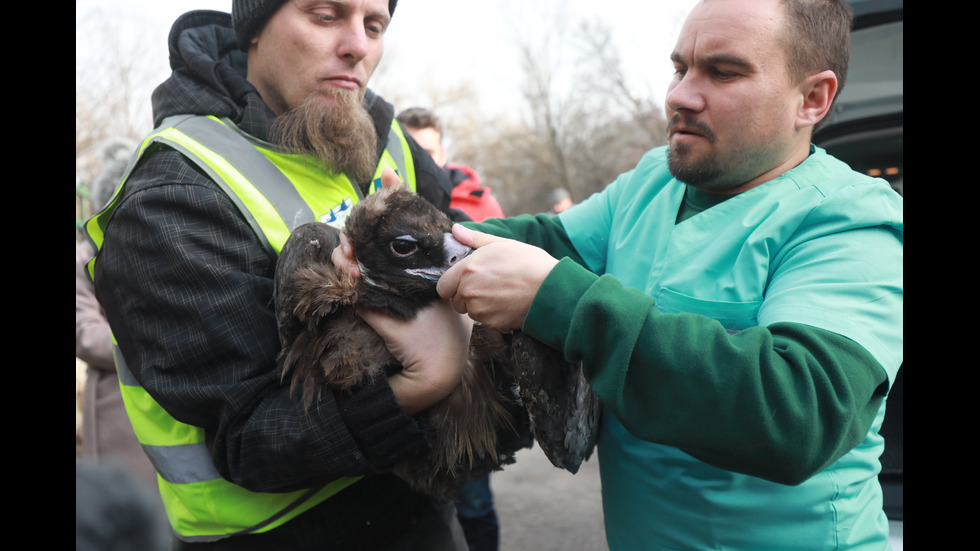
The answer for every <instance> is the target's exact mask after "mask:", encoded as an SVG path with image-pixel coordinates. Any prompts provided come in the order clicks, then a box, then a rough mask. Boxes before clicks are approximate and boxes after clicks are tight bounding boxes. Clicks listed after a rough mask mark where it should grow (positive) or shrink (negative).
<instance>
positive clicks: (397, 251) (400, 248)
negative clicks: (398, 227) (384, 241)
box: [388, 236, 419, 257]
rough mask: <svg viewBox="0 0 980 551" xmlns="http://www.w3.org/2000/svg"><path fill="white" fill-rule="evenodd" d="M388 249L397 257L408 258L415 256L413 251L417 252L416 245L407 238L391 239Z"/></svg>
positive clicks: (417, 246)
mask: <svg viewBox="0 0 980 551" xmlns="http://www.w3.org/2000/svg"><path fill="white" fill-rule="evenodd" d="M388 247H389V248H390V249H391V252H392V253H393V254H394V255H395V256H399V257H405V256H410V255H412V254H415V251H417V250H419V245H418V243H416V242H415V240H414V239H412V238H411V237H408V236H404V237H397V238H395V239H392V240H391V243H390V244H389V245H388Z"/></svg>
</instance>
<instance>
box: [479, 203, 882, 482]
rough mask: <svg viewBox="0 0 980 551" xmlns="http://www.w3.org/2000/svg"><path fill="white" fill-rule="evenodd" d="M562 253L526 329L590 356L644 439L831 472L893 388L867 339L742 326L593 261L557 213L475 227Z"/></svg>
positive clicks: (595, 373) (784, 468)
mask: <svg viewBox="0 0 980 551" xmlns="http://www.w3.org/2000/svg"><path fill="white" fill-rule="evenodd" d="M473 227H474V228H475V229H477V230H479V231H485V232H487V233H493V234H494V235H499V236H502V237H508V238H511V239H517V240H520V241H524V242H527V243H530V244H533V245H536V246H539V247H542V248H544V249H545V250H548V251H549V252H551V253H552V255H553V256H556V257H557V258H561V259H562V260H561V261H560V262H559V263H558V265H557V266H556V267H555V268H554V270H552V272H551V274H550V275H549V276H548V278H547V279H546V280H545V281H544V283H543V285H542V286H541V288H540V289H539V291H538V293H537V295H536V296H535V298H534V301H533V303H532V304H531V308H530V310H529V312H528V315H527V318H526V319H525V321H524V331H525V332H526V333H528V334H529V335H531V336H533V337H535V338H537V339H538V340H541V341H542V342H544V343H546V344H548V345H550V346H552V347H554V348H556V349H558V350H562V351H563V352H564V354H565V357H566V358H567V359H568V360H570V361H581V362H582V365H583V370H584V372H585V374H586V377H587V378H588V379H589V382H590V384H591V385H592V388H593V389H594V390H595V392H596V394H597V395H598V396H599V398H600V399H601V400H602V402H603V404H604V405H605V406H606V408H607V411H608V412H610V413H612V414H613V415H615V416H616V417H617V419H618V420H619V421H620V422H621V423H622V424H623V425H624V426H625V427H626V428H627V429H628V430H629V431H630V432H631V433H632V434H633V435H635V436H637V437H638V438H641V439H644V440H647V441H650V442H656V443H660V444H665V445H670V446H676V447H678V448H680V449H682V450H684V451H685V452H687V453H689V454H691V455H692V456H694V457H697V458H698V459H700V460H702V461H704V462H706V463H709V464H711V465H714V466H716V467H720V468H724V469H728V470H732V471H736V472H741V473H745V474H749V475H752V476H757V477H760V478H764V479H767V480H771V481H774V482H779V483H783V484H798V483H800V482H802V481H804V480H806V479H807V478H809V477H810V476H812V475H814V474H816V473H818V472H820V471H821V470H823V469H824V468H826V467H827V466H828V465H830V464H831V463H833V462H834V461H836V460H837V459H838V458H840V457H841V456H842V455H844V454H845V453H847V451H849V450H850V449H851V448H853V447H854V446H855V445H857V444H858V443H859V442H861V440H862V439H863V438H864V437H865V435H866V434H867V431H868V429H869V427H870V426H871V423H872V422H873V421H874V418H875V415H876V413H877V411H878V408H879V407H880V405H881V401H882V399H883V397H884V395H885V392H886V391H887V381H886V375H885V372H884V370H883V369H882V368H881V366H880V365H879V364H878V362H877V361H876V360H875V359H874V358H873V357H872V356H871V355H870V354H869V353H868V352H867V351H866V350H865V349H864V348H862V347H861V346H860V345H858V344H857V343H855V342H853V341H851V340H850V339H847V338H846V337H843V336H840V335H838V334H836V333H832V332H829V331H825V330H821V329H817V328H814V327H810V326H806V325H801V324H794V323H779V324H773V325H772V326H769V327H754V328H751V329H748V330H745V331H741V332H739V333H736V334H734V335H732V334H729V333H728V332H727V331H726V330H725V329H724V328H723V327H722V326H721V324H719V323H717V322H715V321H714V320H712V319H710V318H707V317H703V316H699V315H694V314H664V313H661V312H659V311H658V310H657V308H656V305H655V304H654V299H653V298H652V297H650V296H649V295H646V294H645V293H643V292H641V291H638V290H636V289H632V288H628V287H625V286H623V285H622V284H621V283H620V282H619V280H617V279H616V278H615V277H613V276H611V275H603V276H597V275H596V274H593V273H592V272H590V271H588V270H587V269H586V268H585V267H584V266H583V262H582V260H581V258H580V257H579V255H578V254H577V253H576V252H575V249H574V247H573V246H572V245H571V244H570V243H569V242H568V238H567V236H566V235H565V232H564V229H563V228H562V226H561V223H560V221H558V220H557V218H553V217H547V216H541V215H539V216H536V217H521V218H520V219H516V220H514V219H502V220H495V221H494V222H493V223H492V224H487V223H484V224H479V225H474V226H473Z"/></svg>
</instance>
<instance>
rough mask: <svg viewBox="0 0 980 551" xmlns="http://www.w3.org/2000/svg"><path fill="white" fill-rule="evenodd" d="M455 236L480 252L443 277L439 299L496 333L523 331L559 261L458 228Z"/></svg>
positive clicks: (520, 245) (518, 244)
mask: <svg viewBox="0 0 980 551" xmlns="http://www.w3.org/2000/svg"><path fill="white" fill-rule="evenodd" d="M453 236H454V237H455V238H456V240H457V241H459V242H460V243H462V244H463V245H467V246H469V247H472V248H474V249H476V250H475V251H474V252H473V253H471V254H470V255H469V256H467V257H466V258H464V259H463V260H461V261H460V262H459V263H457V264H456V265H455V266H453V267H452V268H450V269H449V270H447V271H446V273H445V274H443V275H442V277H441V278H439V284H438V286H437V287H436V290H437V291H438V292H439V296H441V297H442V298H444V299H449V300H450V302H452V304H453V308H455V309H456V311H457V312H459V313H461V314H467V315H469V316H470V317H471V318H473V319H474V320H476V321H478V322H480V323H482V324H483V325H486V326H488V327H490V328H492V329H496V330H498V331H503V332H508V331H513V330H515V329H520V328H521V327H522V326H523V325H524V318H525V317H526V316H527V311H528V309H529V308H530V307H531V301H532V300H534V295H535V294H537V292H538V289H539V288H540V287H541V283H542V282H543V281H544V279H545V278H546V277H547V276H548V274H549V273H551V270H552V269H553V268H554V267H555V264H558V259H556V258H554V257H552V256H551V255H549V254H548V253H547V252H545V251H544V250H543V249H539V248H538V247H534V246H532V245H528V244H526V243H521V242H520V241H515V240H513V239H504V238H502V237H496V236H493V235H490V234H486V233H481V232H478V231H474V230H472V229H469V228H466V227H464V226H462V225H460V224H456V225H455V226H453Z"/></svg>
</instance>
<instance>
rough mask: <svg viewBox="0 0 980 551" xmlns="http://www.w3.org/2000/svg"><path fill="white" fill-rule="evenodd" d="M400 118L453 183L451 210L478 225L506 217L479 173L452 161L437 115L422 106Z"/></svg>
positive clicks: (408, 110) (407, 111) (405, 112)
mask: <svg viewBox="0 0 980 551" xmlns="http://www.w3.org/2000/svg"><path fill="white" fill-rule="evenodd" d="M397 118H398V122H400V123H402V126H404V127H405V130H407V131H408V133H409V134H410V135H411V136H412V138H414V139H415V141H416V142H418V144H419V145H420V146H422V149H425V150H426V151H428V152H429V155H432V160H434V161H435V162H436V164H437V165H439V166H441V167H442V168H443V169H444V170H445V171H446V173H447V174H448V175H449V180H450V182H452V184H453V193H452V199H451V200H450V203H449V207H450V208H454V209H459V210H461V211H463V212H465V213H466V214H467V215H468V216H469V217H470V218H472V219H473V220H474V221H476V222H482V221H483V220H485V219H487V218H503V217H504V211H503V209H501V208H500V203H498V202H497V199H496V198H494V196H493V195H492V194H491V192H490V188H488V187H486V186H484V185H483V184H482V182H481V181H480V175H479V174H478V173H477V172H476V171H475V170H473V169H472V168H471V167H468V166H466V165H460V164H455V163H450V162H448V155H447V154H446V147H445V146H444V145H443V144H442V123H441V122H440V121H439V118H438V117H437V116H436V114H435V113H433V112H432V111H430V110H428V109H424V108H422V107H411V108H409V109H406V110H404V111H402V112H401V113H399V114H398V117H397Z"/></svg>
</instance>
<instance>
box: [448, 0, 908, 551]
mask: <svg viewBox="0 0 980 551" xmlns="http://www.w3.org/2000/svg"><path fill="white" fill-rule="evenodd" d="M850 19H851V12H850V10H849V8H848V7H847V5H846V4H845V3H844V2H842V1H840V0H814V1H809V0H704V1H702V2H701V3H700V4H698V5H697V6H696V7H695V8H694V9H693V11H692V12H691V14H690V16H689V17H688V19H687V21H686V23H685V25H684V27H683V30H682V31H681V34H680V37H679V39H678V41H677V44H676V47H675V49H674V51H673V52H672V54H671V58H672V59H673V62H674V66H675V70H676V75H675V78H674V80H673V82H672V85H671V86H670V89H669V92H668V94H667V98H666V111H667V119H668V145H667V146H666V147H664V148H659V149H655V150H653V151H651V152H649V153H648V154H647V155H646V156H645V157H644V158H643V159H642V160H641V161H640V163H639V164H638V165H637V167H636V168H635V169H634V170H632V171H630V172H628V173H625V174H623V175H621V176H620V177H619V178H618V179H617V180H616V181H614V182H613V183H612V184H610V185H609V186H608V187H607V188H606V189H605V190H604V191H602V192H601V193H598V194H596V195H594V196H592V197H591V198H589V199H587V200H586V201H584V202H582V203H580V204H578V205H576V206H575V207H573V208H571V209H569V210H568V211H565V212H563V213H561V214H560V215H558V216H554V217H552V216H547V215H538V216H523V217H516V218H511V219H505V220H495V221H491V222H488V223H484V224H479V225H475V226H469V227H465V228H464V227H460V226H458V227H457V228H456V230H455V233H456V237H457V239H459V240H460V241H461V242H464V243H466V244H469V245H471V246H473V247H475V248H476V249H477V250H476V251H475V252H474V253H473V254H472V255H471V256H470V257H469V258H467V259H466V260H464V261H462V262H460V263H459V264H458V265H457V266H456V267H454V268H453V269H452V270H450V271H449V272H448V273H447V274H446V275H445V276H443V278H442V280H441V281H440V284H439V292H440V294H441V295H442V296H443V297H446V298H451V300H452V302H453V304H454V306H455V308H456V310H457V311H459V312H465V313H468V314H469V315H470V316H471V317H472V318H474V319H475V320H477V321H479V322H481V323H484V324H487V325H489V326H492V327H494V328H497V329H501V330H505V331H507V330H514V329H523V330H524V331H525V332H526V333H528V334H530V335H532V336H534V337H536V338H538V339H540V340H542V341H544V342H545V343H547V344H549V345H551V346H553V347H555V348H556V349H559V350H562V351H563V352H564V354H565V356H566V358H567V359H569V360H572V361H581V362H582V364H583V369H584V372H585V374H586V376H587V377H588V379H589V381H590V384H591V385H592V387H593V388H594V389H595V391H596V393H597V395H598V396H599V397H600V398H601V399H602V401H603V403H604V405H605V407H606V414H605V415H604V419H603V424H602V432H601V435H600V439H599V465H600V470H601V475H602V486H603V505H604V512H605V522H606V532H607V538H608V541H609V544H610V548H611V549H612V550H613V551H618V550H656V549H750V550H753V551H758V550H762V549H773V550H781V551H786V550H791V549H800V550H804V549H805V550H816V549H876V550H877V549H885V548H887V546H888V544H887V532H888V526H887V519H886V518H885V516H884V514H883V512H882V503H881V489H880V486H879V484H878V481H877V478H876V475H877V472H878V470H879V468H880V465H879V461H878V458H879V456H880V455H881V453H882V450H883V446H884V443H883V441H882V438H881V437H880V436H879V435H878V429H879V427H880V425H881V421H882V418H883V416H884V411H885V397H886V394H887V392H888V389H889V386H890V383H891V381H893V380H894V378H895V375H896V373H897V371H898V369H899V366H900V365H901V363H902V358H903V349H902V348H903V319H902V316H903V302H902V301H903V298H902V295H903V272H902V258H903V204H902V199H901V198H900V196H899V195H898V194H896V193H895V192H894V191H892V190H891V189H890V187H889V186H888V184H887V183H886V182H884V181H882V180H878V179H874V178H870V177H867V176H864V175H861V174H858V173H855V172H853V171H852V170H851V169H850V168H849V167H847V166H846V165H845V164H844V163H842V162H840V161H838V160H836V159H834V158H832V157H830V156H829V155H827V154H826V153H825V152H824V151H823V150H821V149H820V148H817V147H815V146H813V145H812V144H811V137H812V134H813V130H814V128H815V127H816V126H817V125H818V124H819V123H820V122H821V120H822V119H823V118H824V117H825V116H826V115H827V113H828V111H829V110H830V108H831V105H832V103H833V100H834V97H835V95H836V94H837V92H838V91H839V89H840V87H841V86H842V85H843V81H844V78H845V75H846V72H847V59H848V55H849V29H850ZM474 229H476V230H478V231H474Z"/></svg>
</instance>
